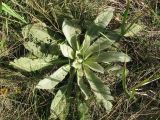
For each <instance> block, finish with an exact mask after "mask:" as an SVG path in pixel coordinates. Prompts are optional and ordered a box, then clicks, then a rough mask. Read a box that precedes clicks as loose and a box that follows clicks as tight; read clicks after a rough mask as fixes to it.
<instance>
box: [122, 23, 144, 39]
mask: <svg viewBox="0 0 160 120" xmlns="http://www.w3.org/2000/svg"><path fill="white" fill-rule="evenodd" d="M129 25H130V24H129ZM129 25H128V26H129ZM142 30H143V27H142V26H141V25H138V24H135V23H134V24H133V25H132V26H131V27H130V28H129V29H128V30H127V31H126V33H125V35H124V36H125V37H133V36H134V35H136V34H138V33H139V32H140V31H142Z"/></svg>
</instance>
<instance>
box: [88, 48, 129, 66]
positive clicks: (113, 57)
mask: <svg viewBox="0 0 160 120" xmlns="http://www.w3.org/2000/svg"><path fill="white" fill-rule="evenodd" d="M89 60H90V61H95V62H104V63H110V62H129V61H130V60H131V58H130V57H129V56H128V55H127V54H125V53H123V52H115V51H110V52H102V53H99V54H97V55H94V56H92V57H90V58H89Z"/></svg>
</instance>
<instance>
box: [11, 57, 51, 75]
mask: <svg viewBox="0 0 160 120" xmlns="http://www.w3.org/2000/svg"><path fill="white" fill-rule="evenodd" d="M51 61H52V60H51V59H49V58H45V59H30V58H27V57H21V58H19V59H15V60H14V61H13V62H10V65H12V66H14V67H15V68H17V69H20V70H22V71H26V72H33V71H37V70H40V69H43V68H45V67H47V66H50V65H52V63H51Z"/></svg>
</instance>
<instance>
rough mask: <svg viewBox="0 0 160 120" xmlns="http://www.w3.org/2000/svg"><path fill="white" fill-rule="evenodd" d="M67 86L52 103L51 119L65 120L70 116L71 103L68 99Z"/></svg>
mask: <svg viewBox="0 0 160 120" xmlns="http://www.w3.org/2000/svg"><path fill="white" fill-rule="evenodd" d="M66 92H67V86H64V87H63V88H61V89H60V90H59V91H58V92H57V94H56V95H55V97H54V99H53V101H52V103H51V108H50V109H51V115H50V119H54V120H56V119H57V118H58V119H59V120H65V118H66V116H67V115H68V111H69V102H68V100H67V99H68V97H67V95H66Z"/></svg>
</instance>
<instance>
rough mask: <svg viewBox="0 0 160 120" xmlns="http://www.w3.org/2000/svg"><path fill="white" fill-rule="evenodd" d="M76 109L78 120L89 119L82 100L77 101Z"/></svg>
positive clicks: (86, 107)
mask: <svg viewBox="0 0 160 120" xmlns="http://www.w3.org/2000/svg"><path fill="white" fill-rule="evenodd" d="M78 111H79V117H80V120H91V118H90V117H89V108H88V106H87V105H86V103H84V102H81V101H80V102H79V104H78Z"/></svg>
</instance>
